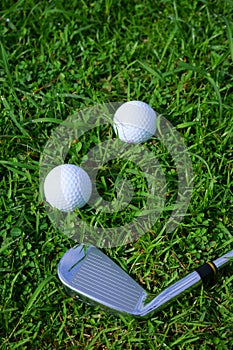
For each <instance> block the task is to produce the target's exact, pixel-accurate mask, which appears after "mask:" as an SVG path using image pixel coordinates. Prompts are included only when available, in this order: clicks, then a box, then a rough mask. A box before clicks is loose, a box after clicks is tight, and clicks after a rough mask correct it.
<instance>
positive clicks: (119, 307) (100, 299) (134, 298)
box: [58, 245, 147, 315]
mask: <svg viewBox="0 0 233 350" xmlns="http://www.w3.org/2000/svg"><path fill="white" fill-rule="evenodd" d="M58 276H59V278H60V280H61V282H62V283H63V284H64V285H65V287H66V288H67V290H68V292H69V293H70V294H72V295H74V296H76V297H78V298H80V299H81V300H83V301H85V302H87V303H90V304H96V305H100V306H102V307H103V308H105V309H110V310H111V311H115V312H120V313H126V314H133V315H137V314H138V313H139V310H140V307H141V305H142V304H143V301H144V300H145V299H146V298H147V292H145V291H144V289H143V288H142V287H141V286H140V285H139V284H138V283H137V282H135V281H134V280H133V279H132V278H131V277H130V276H129V275H128V274H127V273H126V272H125V271H124V270H122V269H121V268H120V267H119V266H118V265H117V264H115V263H114V262H113V261H112V260H111V259H110V258H108V257H107V255H105V254H104V253H102V252H101V251H100V250H99V249H97V248H95V247H94V246H89V247H85V246H83V245H79V246H77V247H74V248H71V249H69V250H68V251H67V252H66V253H65V254H64V256H63V257H62V259H61V260H60V263H59V265H58Z"/></svg>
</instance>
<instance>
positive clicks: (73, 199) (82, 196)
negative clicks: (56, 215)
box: [44, 164, 92, 212]
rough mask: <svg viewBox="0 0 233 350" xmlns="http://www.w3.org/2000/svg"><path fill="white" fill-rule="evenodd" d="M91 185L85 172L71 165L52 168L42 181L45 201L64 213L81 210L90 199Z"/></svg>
mask: <svg viewBox="0 0 233 350" xmlns="http://www.w3.org/2000/svg"><path fill="white" fill-rule="evenodd" d="M91 193H92V184H91V180H90V177H89V175H88V174H87V173H86V171H85V170H83V169H82V168H80V167H79V166H76V165H73V164H62V165H58V166H56V167H55V168H53V169H52V170H51V171H50V172H49V173H48V175H47V176H46V178H45V181H44V195H45V199H46V201H47V202H48V203H49V204H50V205H51V206H52V207H54V208H57V209H59V210H61V211H64V212H69V211H73V210H74V209H75V208H82V207H83V206H84V205H85V204H86V203H87V202H88V201H89V199H90V197H91Z"/></svg>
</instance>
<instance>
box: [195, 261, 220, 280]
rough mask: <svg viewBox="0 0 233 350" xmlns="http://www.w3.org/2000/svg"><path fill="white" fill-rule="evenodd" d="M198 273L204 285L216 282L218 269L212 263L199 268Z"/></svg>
mask: <svg viewBox="0 0 233 350" xmlns="http://www.w3.org/2000/svg"><path fill="white" fill-rule="evenodd" d="M196 271H197V273H199V275H200V277H201V279H202V282H203V284H209V283H210V282H213V281H215V278H216V274H217V271H218V269H217V267H216V266H215V265H214V263H212V262H210V263H206V264H204V265H202V266H200V267H198V269H197V270H196Z"/></svg>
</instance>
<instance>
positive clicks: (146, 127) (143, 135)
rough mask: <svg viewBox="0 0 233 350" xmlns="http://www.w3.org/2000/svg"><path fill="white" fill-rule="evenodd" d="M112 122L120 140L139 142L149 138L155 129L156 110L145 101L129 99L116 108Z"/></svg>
mask: <svg viewBox="0 0 233 350" xmlns="http://www.w3.org/2000/svg"><path fill="white" fill-rule="evenodd" d="M113 122H114V125H113V127H114V130H115V132H116V134H117V135H118V137H119V138H120V140H122V141H124V142H127V143H141V142H145V141H147V140H148V139H150V138H151V136H153V135H154V133H155V131H156V112H155V111H154V110H153V108H151V107H150V106H149V105H148V104H147V103H145V102H141V101H129V102H126V103H123V104H122V105H121V106H120V107H119V108H118V109H117V110H116V112H115V114H114V118H113Z"/></svg>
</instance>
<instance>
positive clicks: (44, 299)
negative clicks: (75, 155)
mask: <svg viewBox="0 0 233 350" xmlns="http://www.w3.org/2000/svg"><path fill="white" fill-rule="evenodd" d="M232 18H233V2H232V1H231V0H227V1H192V2H191V1H184V0H181V1H171V0H167V1H166V0H165V1H160V0H159V1H149V0H145V1H136V0H135V1H111V0H109V1H108V0H105V1H104V0H102V1H84V0H83V1H76V0H71V1H58V0H57V1H43V0H42V1H30V0H19V1H11V0H8V1H6V0H2V1H1V4H0V35H1V47H0V95H1V99H0V103H1V109H0V117H1V119H0V134H1V138H0V151H1V156H0V173H1V177H0V181H1V187H0V191H1V196H0V203H1V206H0V215H1V216H0V218H1V220H0V237H1V248H0V252H1V260H0V268H1V284H0V289H1V293H0V295H1V303H0V305H1V310H0V347H1V349H11V350H12V349H93V350H96V349H108V350H109V349H185V350H187V349H203V350H208V349H211V350H212V349H219V350H220V349H231V348H233V326H232V324H233V292H232V281H233V276H232V266H231V267H230V266H229V267H228V268H227V269H225V270H224V273H223V274H222V277H221V278H220V279H219V281H218V282H217V284H216V286H215V287H213V288H211V289H208V290H207V291H204V290H203V289H199V290H197V291H192V292H191V293H190V294H188V295H186V296H185V297H183V298H182V299H181V300H178V301H176V302H174V303H172V304H171V305H170V306H168V307H167V308H166V309H165V310H164V311H161V312H159V313H158V314H155V315H153V317H151V318H150V319H148V320H145V321H142V320H135V319H131V318H127V317H126V318H124V317H122V316H121V317H116V316H114V315H108V314H106V313H104V312H101V311H100V310H99V309H98V308H92V307H90V306H88V305H84V304H82V303H78V302H76V301H75V300H73V299H72V298H71V297H69V296H67V294H66V293H65V291H64V290H63V288H62V286H61V283H60V282H59V280H58V278H57V274H56V273H57V264H58V262H59V260H60V258H61V257H62V255H63V254H64V252H65V251H66V250H67V249H68V248H69V247H71V246H72V245H73V244H74V242H73V241H71V240H69V239H68V238H67V237H66V236H64V235H63V234H62V233H61V232H59V231H58V230H57V229H56V228H55V227H54V226H53V224H52V223H51V222H50V220H49V218H48V216H47V213H46V211H45V209H44V206H43V203H42V202H41V198H40V196H39V160H40V156H41V154H42V152H43V148H44V146H45V144H46V141H47V140H48V138H49V136H50V134H51V132H52V130H53V129H54V128H55V127H56V126H57V124H58V122H59V121H63V120H65V119H66V118H67V117H68V116H69V115H71V114H73V113H74V112H75V111H77V110H80V109H82V108H84V107H88V106H92V105H95V104H96V103H107V102H110V101H117V102H118V101H127V100H142V101H144V102H147V103H149V104H150V105H151V106H152V107H153V108H154V109H155V110H156V111H158V112H159V113H162V114H163V115H164V116H165V117H166V118H167V119H168V120H169V121H170V122H171V123H172V124H173V125H174V126H175V127H176V129H177V131H179V132H180V133H181V135H182V137H183V139H184V142H185V144H186V146H187V149H188V151H189V154H190V157H191V160H192V163H193V171H194V191H193V195H192V200H191V204H190V206H189V209H188V212H187V215H186V217H185V219H184V221H183V222H182V223H181V225H180V226H179V227H178V228H177V229H176V230H174V232H172V233H171V234H169V235H168V234H166V233H165V232H164V229H163V228H164V225H165V224H166V221H167V219H168V217H169V215H168V213H167V214H166V212H165V213H164V214H163V215H162V216H161V218H160V219H159V220H158V222H157V223H156V224H155V225H154V227H153V228H152V229H151V231H150V232H148V233H147V234H146V235H145V236H143V237H142V238H141V239H140V240H138V241H137V242H135V243H133V244H130V245H127V246H126V247H119V248H116V249H111V250H105V252H106V253H107V254H108V255H109V256H110V257H111V258H113V259H114V260H115V261H117V262H118V263H119V264H121V266H122V267H123V268H124V269H125V270H126V271H128V272H129V273H130V275H131V276H132V277H134V278H135V279H136V280H137V281H138V282H139V283H140V284H141V285H142V286H144V287H145V288H146V289H147V290H148V291H151V292H153V293H157V292H158V291H160V290H161V289H163V288H164V287H166V286H167V285H168V284H169V282H171V280H172V281H174V280H176V279H178V278H179V277H181V276H183V275H185V274H186V273H187V272H188V271H192V270H194V269H195V268H196V267H198V266H200V264H202V263H204V261H206V260H209V259H214V258H217V257H218V256H220V255H222V254H223V253H225V252H227V251H228V250H230V249H232V246H233V245H232V242H233V237H232V214H233V200H232V188H233V179H232V178H233V177H232V174H233V170H232V169H233V168H232V163H233V156H232V143H233V142H232V129H233V118H232V114H233V97H232V92H233V90H232V84H233V66H232V64H233V39H232V31H233V23H232ZM152 145H153V140H152V141H151V142H148V147H152ZM81 146H82V147H81V148H80V150H79V153H80V154H81V155H82V154H85V151H86V150H85V145H84V144H82V145H81ZM160 161H161V163H162V164H163V167H164V169H165V170H166V179H167V181H168V182H169V181H171V182H172V181H173V180H174V167H173V163H172V160H171V158H170V157H169V154H167V153H166V152H165V150H164V152H161V160H160ZM174 193H175V192H174ZM174 193H173V194H174ZM171 197H172V196H171ZM172 198H174V197H172Z"/></svg>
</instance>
